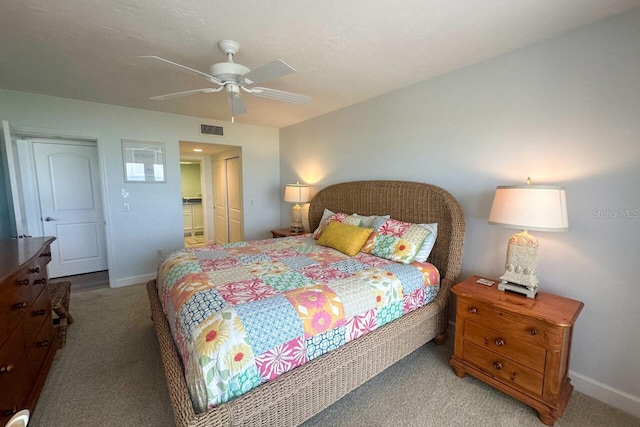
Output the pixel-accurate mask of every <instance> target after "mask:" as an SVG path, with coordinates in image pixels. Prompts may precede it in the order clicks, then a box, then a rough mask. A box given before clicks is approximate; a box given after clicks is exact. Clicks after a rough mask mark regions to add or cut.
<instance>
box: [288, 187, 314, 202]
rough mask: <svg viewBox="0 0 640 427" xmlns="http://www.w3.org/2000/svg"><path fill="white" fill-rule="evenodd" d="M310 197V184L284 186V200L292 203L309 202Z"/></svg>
mask: <svg viewBox="0 0 640 427" xmlns="http://www.w3.org/2000/svg"><path fill="white" fill-rule="evenodd" d="M310 200H311V199H310V198H309V186H307V185H304V184H287V185H286V186H285V188H284V201H285V202H290V203H307V202H309V201H310Z"/></svg>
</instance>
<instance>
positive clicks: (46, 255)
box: [40, 252, 51, 257]
mask: <svg viewBox="0 0 640 427" xmlns="http://www.w3.org/2000/svg"><path fill="white" fill-rule="evenodd" d="M40 256H42V257H50V256H51V252H42V253H41V254H40Z"/></svg>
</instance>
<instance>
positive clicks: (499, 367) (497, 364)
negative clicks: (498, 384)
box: [493, 362, 502, 371]
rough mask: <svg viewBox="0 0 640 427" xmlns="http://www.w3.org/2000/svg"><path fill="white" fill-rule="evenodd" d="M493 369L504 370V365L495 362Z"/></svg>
mask: <svg viewBox="0 0 640 427" xmlns="http://www.w3.org/2000/svg"><path fill="white" fill-rule="evenodd" d="M493 367H494V368H496V369H497V370H498V371H499V370H501V369H502V363H500V362H493Z"/></svg>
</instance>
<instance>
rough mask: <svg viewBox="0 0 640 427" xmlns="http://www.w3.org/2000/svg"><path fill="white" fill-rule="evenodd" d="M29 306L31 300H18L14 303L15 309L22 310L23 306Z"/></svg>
mask: <svg viewBox="0 0 640 427" xmlns="http://www.w3.org/2000/svg"><path fill="white" fill-rule="evenodd" d="M27 307H29V302H28V301H22V302H17V303H15V304H13V308H14V309H15V310H21V309H23V308H27Z"/></svg>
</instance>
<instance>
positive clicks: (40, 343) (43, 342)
mask: <svg viewBox="0 0 640 427" xmlns="http://www.w3.org/2000/svg"><path fill="white" fill-rule="evenodd" d="M48 346H49V340H44V341H38V342H37V343H36V347H48Z"/></svg>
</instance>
